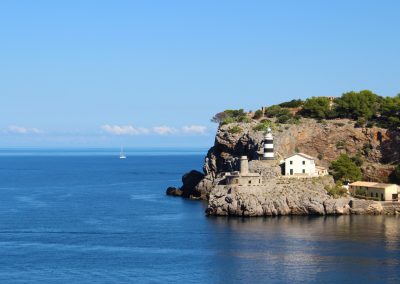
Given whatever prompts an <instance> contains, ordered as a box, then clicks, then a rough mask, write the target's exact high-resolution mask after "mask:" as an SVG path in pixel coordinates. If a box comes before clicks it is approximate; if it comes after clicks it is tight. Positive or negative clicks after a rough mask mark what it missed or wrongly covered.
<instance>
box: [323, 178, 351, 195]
mask: <svg viewBox="0 0 400 284" xmlns="http://www.w3.org/2000/svg"><path fill="white" fill-rule="evenodd" d="M325 190H326V191H327V193H328V194H329V195H330V196H332V197H333V198H339V197H342V196H345V195H346V194H347V189H346V188H344V187H343V183H342V182H340V181H339V182H338V183H336V184H335V185H334V186H326V187H325Z"/></svg>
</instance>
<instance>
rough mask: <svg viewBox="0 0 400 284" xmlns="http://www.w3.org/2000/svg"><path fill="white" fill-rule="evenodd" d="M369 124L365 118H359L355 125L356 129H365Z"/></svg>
mask: <svg viewBox="0 0 400 284" xmlns="http://www.w3.org/2000/svg"><path fill="white" fill-rule="evenodd" d="M366 123H367V119H366V118H365V117H359V118H358V119H357V122H356V123H355V124H354V127H364V126H365V124H366Z"/></svg>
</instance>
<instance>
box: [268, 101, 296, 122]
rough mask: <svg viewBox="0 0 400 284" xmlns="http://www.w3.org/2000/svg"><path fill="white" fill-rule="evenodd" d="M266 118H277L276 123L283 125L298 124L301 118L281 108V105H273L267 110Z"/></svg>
mask: <svg viewBox="0 0 400 284" xmlns="http://www.w3.org/2000/svg"><path fill="white" fill-rule="evenodd" d="M265 116H266V117H275V118H276V122H278V123H282V124H285V123H287V124H297V123H298V122H299V117H298V116H295V115H293V114H292V113H291V112H290V110H289V109H287V108H283V107H280V106H279V105H273V106H270V107H269V108H267V109H266V111H265Z"/></svg>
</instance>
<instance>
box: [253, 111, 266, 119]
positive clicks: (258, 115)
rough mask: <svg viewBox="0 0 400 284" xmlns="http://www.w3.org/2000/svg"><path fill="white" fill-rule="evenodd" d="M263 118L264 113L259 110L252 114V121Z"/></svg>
mask: <svg viewBox="0 0 400 284" xmlns="http://www.w3.org/2000/svg"><path fill="white" fill-rule="evenodd" d="M263 116H264V112H263V111H262V110H261V109H259V110H256V112H255V113H254V116H253V118H254V119H260V118H261V117H263Z"/></svg>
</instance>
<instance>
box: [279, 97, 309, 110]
mask: <svg viewBox="0 0 400 284" xmlns="http://www.w3.org/2000/svg"><path fill="white" fill-rule="evenodd" d="M303 103H304V102H303V101H302V100H300V99H298V100H291V101H289V102H283V103H280V104H279V106H280V107H288V108H295V107H300V106H302V105H303Z"/></svg>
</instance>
